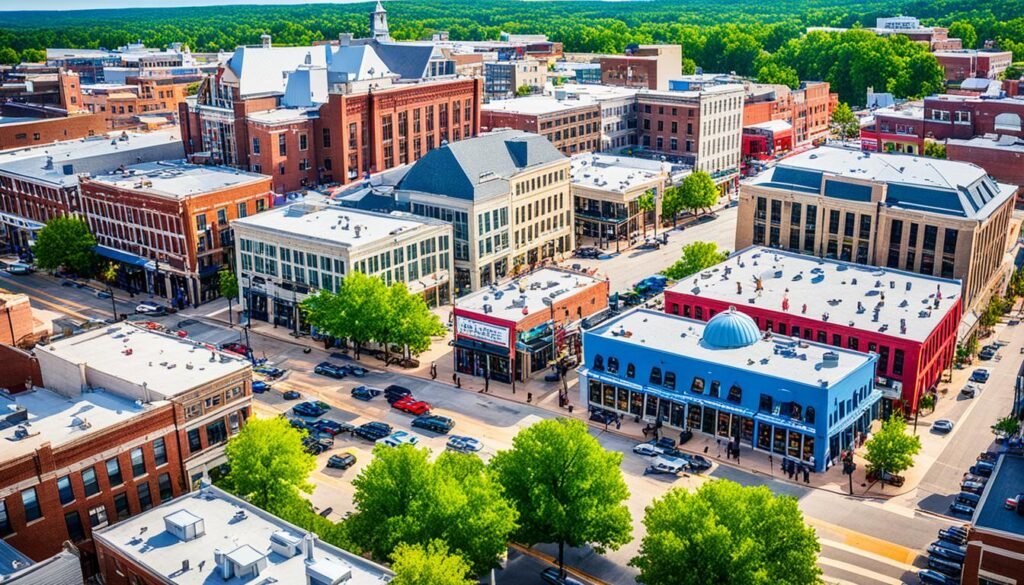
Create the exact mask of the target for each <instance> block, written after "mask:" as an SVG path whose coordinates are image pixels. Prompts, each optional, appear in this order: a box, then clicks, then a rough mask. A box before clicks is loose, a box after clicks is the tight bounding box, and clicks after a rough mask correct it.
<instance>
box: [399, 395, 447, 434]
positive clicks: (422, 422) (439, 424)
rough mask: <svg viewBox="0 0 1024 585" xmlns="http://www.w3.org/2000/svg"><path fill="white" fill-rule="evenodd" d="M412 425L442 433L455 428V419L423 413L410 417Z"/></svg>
mask: <svg viewBox="0 0 1024 585" xmlns="http://www.w3.org/2000/svg"><path fill="white" fill-rule="evenodd" d="M396 404H397V403H396ZM412 426H413V427H416V428H420V429H427V430H428V431H433V432H435V433H439V434H442V435H444V434H447V433H448V431H450V430H452V429H453V428H455V421H453V420H452V419H450V418H448V417H447V416H437V415H433V414H425V415H423V416H417V417H416V418H414V419H412Z"/></svg>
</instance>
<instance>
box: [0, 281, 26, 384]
mask: <svg viewBox="0 0 1024 585" xmlns="http://www.w3.org/2000/svg"><path fill="white" fill-rule="evenodd" d="M34 329H35V323H34V321H33V319H32V305H31V303H29V300H28V297H27V296H26V295H21V294H6V293H2V292H0V344H6V345H17V344H18V343H19V342H21V341H23V340H24V341H29V339H28V338H30V337H31V336H32V332H33V331H34ZM5 368H6V365H5ZM0 386H2V384H0Z"/></svg>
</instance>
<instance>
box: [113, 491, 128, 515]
mask: <svg viewBox="0 0 1024 585" xmlns="http://www.w3.org/2000/svg"><path fill="white" fill-rule="evenodd" d="M114 510H116V511H117V520H118V521H121V520H124V519H126V518H128V517H129V516H131V515H132V510H131V508H130V507H128V494H127V493H125V492H121V493H119V494H117V495H116V496H114Z"/></svg>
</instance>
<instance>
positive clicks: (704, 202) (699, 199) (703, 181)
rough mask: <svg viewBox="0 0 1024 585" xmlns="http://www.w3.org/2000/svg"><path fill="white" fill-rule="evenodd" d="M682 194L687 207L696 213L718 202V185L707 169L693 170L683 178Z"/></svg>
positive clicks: (684, 204) (684, 205) (683, 202)
mask: <svg viewBox="0 0 1024 585" xmlns="http://www.w3.org/2000/svg"><path fill="white" fill-rule="evenodd" d="M680 190H681V191H680V195H681V197H682V204H683V207H684V208H685V209H689V210H690V211H691V212H693V214H694V215H696V214H697V211H699V210H701V209H711V207H712V206H713V205H714V204H715V203H718V196H719V191H718V186H717V185H715V180H714V179H712V178H711V175H709V174H708V173H707V172H706V171H693V172H692V173H690V174H689V175H687V176H686V178H685V179H683V184H682V185H681V186H680Z"/></svg>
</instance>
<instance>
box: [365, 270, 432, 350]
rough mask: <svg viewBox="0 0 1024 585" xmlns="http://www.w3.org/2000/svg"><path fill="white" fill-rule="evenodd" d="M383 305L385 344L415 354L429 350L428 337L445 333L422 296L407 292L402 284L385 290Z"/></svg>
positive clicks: (429, 338) (396, 283) (396, 284)
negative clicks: (385, 324)
mask: <svg viewBox="0 0 1024 585" xmlns="http://www.w3.org/2000/svg"><path fill="white" fill-rule="evenodd" d="M384 306H385V308H386V313H385V314H384V315H382V316H381V318H382V319H385V320H386V321H387V324H388V325H387V328H386V330H385V339H384V340H383V341H384V342H385V345H389V344H392V343H394V344H395V345H398V346H400V347H404V348H405V350H406V351H407V352H409V353H411V354H413V355H416V354H420V353H423V352H424V351H426V350H428V349H430V340H431V337H437V336H439V335H444V334H445V331H446V330H445V327H444V325H443V324H442V323H441V319H440V318H439V317H438V316H437V315H435V314H434V313H432V312H430V307H428V306H427V302H426V301H424V300H423V296H422V295H418V294H414V293H410V292H409V289H408V288H407V287H406V285H405V283H404V282H395V283H393V284H392V285H391V286H390V287H388V290H387V293H386V299H385V303H384Z"/></svg>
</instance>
